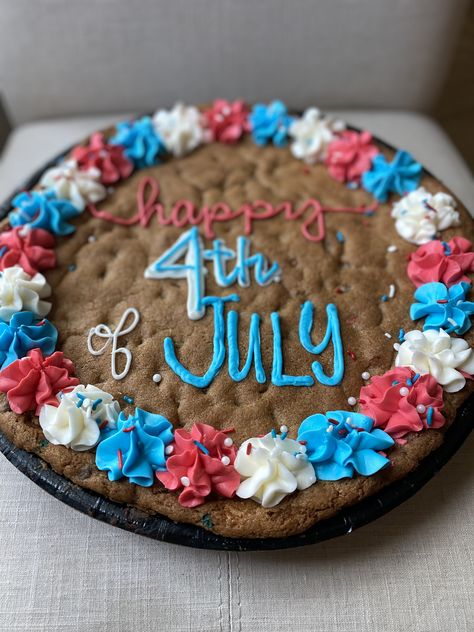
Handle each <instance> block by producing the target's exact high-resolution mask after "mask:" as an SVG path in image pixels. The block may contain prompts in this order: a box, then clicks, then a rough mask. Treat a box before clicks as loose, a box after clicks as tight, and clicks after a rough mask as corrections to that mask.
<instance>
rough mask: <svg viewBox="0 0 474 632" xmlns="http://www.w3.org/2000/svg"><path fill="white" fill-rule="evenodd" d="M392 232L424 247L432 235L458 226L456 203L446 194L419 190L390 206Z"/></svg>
mask: <svg viewBox="0 0 474 632" xmlns="http://www.w3.org/2000/svg"><path fill="white" fill-rule="evenodd" d="M392 217H394V218H395V219H396V222H395V228H396V230H397V232H398V234H399V235H400V237H403V239H406V240H407V241H409V242H410V243H412V244H417V245H421V244H426V243H428V242H429V241H431V240H432V239H433V238H434V237H435V236H436V233H437V232H438V231H440V230H445V229H446V228H449V227H450V226H457V225H458V224H459V213H458V212H457V211H456V202H455V201H454V199H453V198H452V197H451V196H450V195H448V194H447V193H435V194H434V195H432V194H431V193H429V192H428V191H427V190H426V189H425V188H424V187H419V188H418V189H416V190H415V191H412V192H411V193H409V194H408V195H405V196H404V197H403V198H402V199H401V200H399V201H398V202H397V203H396V204H394V205H393V208H392Z"/></svg>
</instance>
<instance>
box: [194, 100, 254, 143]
mask: <svg viewBox="0 0 474 632" xmlns="http://www.w3.org/2000/svg"><path fill="white" fill-rule="evenodd" d="M203 115H204V120H205V123H206V128H207V130H208V132H209V137H210V140H214V141H218V142H219V143H235V142H236V141H238V140H239V139H240V138H241V137H242V135H243V134H244V132H249V131H250V122H249V120H248V116H249V109H248V107H247V105H246V104H245V103H244V102H243V101H232V102H230V101H225V100H224V99H217V100H216V101H214V103H213V104H212V107H210V108H209V109H208V110H205V111H204V112H203Z"/></svg>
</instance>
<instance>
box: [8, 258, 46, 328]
mask: <svg viewBox="0 0 474 632" xmlns="http://www.w3.org/2000/svg"><path fill="white" fill-rule="evenodd" d="M50 294H51V288H50V286H49V285H48V284H47V283H46V279H45V278H44V276H43V275H42V274H41V273H40V272H37V273H36V274H35V275H34V276H30V275H29V274H27V273H26V272H25V271H24V270H23V268H20V266H12V267H11V268H5V269H4V270H3V271H2V272H0V319H1V320H3V321H5V322H8V321H9V320H10V318H11V317H12V316H13V314H15V313H16V312H21V311H28V312H34V313H35V314H37V315H38V316H41V317H43V316H46V314H48V312H49V310H50V309H51V303H48V302H47V301H42V300H41V299H42V298H46V297H47V296H50Z"/></svg>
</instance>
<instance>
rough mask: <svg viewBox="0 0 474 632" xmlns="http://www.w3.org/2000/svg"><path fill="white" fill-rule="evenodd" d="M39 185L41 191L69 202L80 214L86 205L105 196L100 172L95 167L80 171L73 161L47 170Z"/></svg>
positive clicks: (94, 202) (105, 192)
mask: <svg viewBox="0 0 474 632" xmlns="http://www.w3.org/2000/svg"><path fill="white" fill-rule="evenodd" d="M39 183H40V185H41V186H42V187H43V189H46V190H48V191H53V192H54V193H55V195H56V197H57V198H58V199H62V200H69V201H70V202H71V204H72V205H73V206H74V207H75V208H76V209H77V210H78V211H80V212H82V211H83V210H84V209H85V208H86V206H87V204H96V203H97V202H100V201H101V200H103V199H104V198H105V197H106V195H107V191H106V189H105V187H104V185H103V184H101V182H100V171H99V170H98V169H96V168H95V167H90V168H89V169H87V171H85V170H81V169H79V166H78V164H77V162H76V161H75V160H68V161H66V162H63V163H61V164H59V165H58V166H57V167H52V168H51V169H48V170H47V171H45V172H44V173H43V175H42V177H41V180H40V181H39Z"/></svg>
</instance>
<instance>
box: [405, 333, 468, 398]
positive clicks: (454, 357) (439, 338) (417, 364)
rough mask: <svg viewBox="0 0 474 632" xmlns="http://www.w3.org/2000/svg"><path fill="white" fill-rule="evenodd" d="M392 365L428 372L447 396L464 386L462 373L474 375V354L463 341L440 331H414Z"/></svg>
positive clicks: (406, 337) (406, 335) (408, 334)
mask: <svg viewBox="0 0 474 632" xmlns="http://www.w3.org/2000/svg"><path fill="white" fill-rule="evenodd" d="M395 366H408V367H410V368H412V369H413V370H414V371H416V372H417V373H421V374H424V373H431V375H432V376H433V377H434V378H435V379H436V381H437V382H438V384H441V385H442V386H443V387H444V390H445V391H447V392H448V393H456V392H457V391H460V390H461V389H462V388H463V386H464V385H465V383H466V378H465V377H464V375H463V374H462V373H461V371H464V372H465V373H469V374H471V375H472V374H473V373H474V352H473V350H472V349H471V347H470V346H469V344H468V343H467V342H466V340H463V339H462V338H452V337H451V336H450V335H449V334H448V333H446V332H445V331H444V330H443V329H439V330H438V329H428V330H427V331H419V330H417V329H415V330H413V331H409V332H408V333H406V334H405V337H404V342H403V343H402V344H401V345H400V348H399V350H398V355H397V357H396V359H395Z"/></svg>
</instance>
